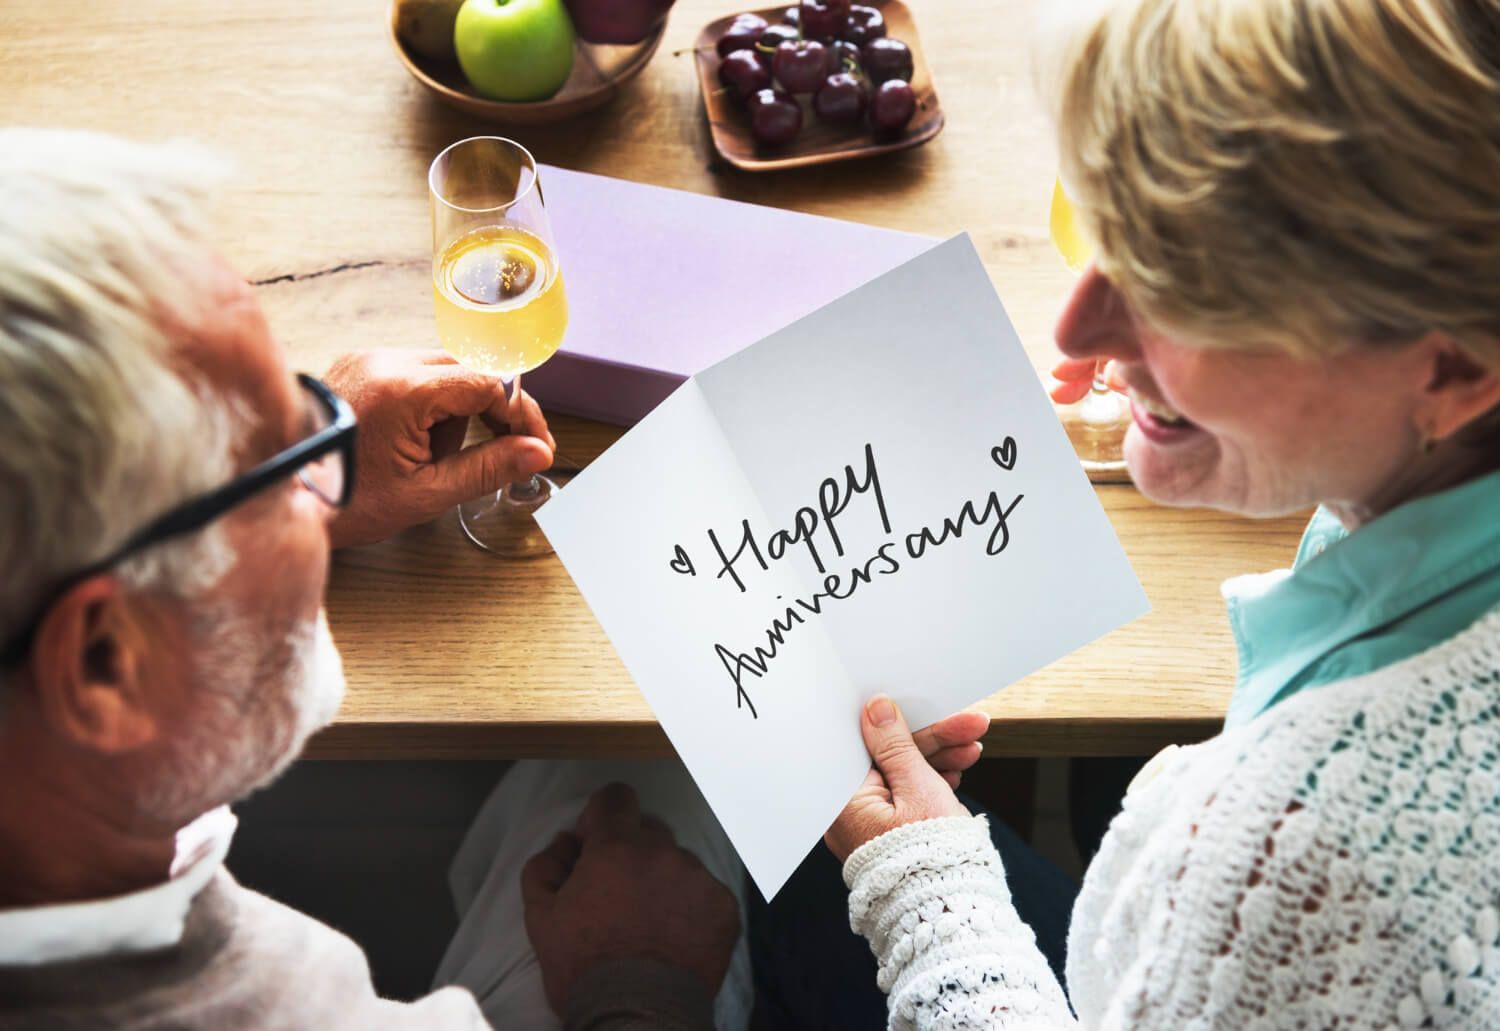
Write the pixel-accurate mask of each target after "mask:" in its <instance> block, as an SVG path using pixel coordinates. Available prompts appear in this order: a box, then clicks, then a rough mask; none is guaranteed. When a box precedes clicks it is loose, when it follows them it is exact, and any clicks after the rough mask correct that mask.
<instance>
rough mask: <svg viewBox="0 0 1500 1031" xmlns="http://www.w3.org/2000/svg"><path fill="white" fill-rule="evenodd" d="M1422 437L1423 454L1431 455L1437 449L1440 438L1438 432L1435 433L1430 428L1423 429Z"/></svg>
mask: <svg viewBox="0 0 1500 1031" xmlns="http://www.w3.org/2000/svg"><path fill="white" fill-rule="evenodd" d="M1421 437H1422V454H1424V455H1430V454H1432V453H1433V452H1434V451H1436V450H1437V446H1438V439H1437V434H1436V433H1433V432H1432V431H1430V430H1423V431H1422V434H1421Z"/></svg>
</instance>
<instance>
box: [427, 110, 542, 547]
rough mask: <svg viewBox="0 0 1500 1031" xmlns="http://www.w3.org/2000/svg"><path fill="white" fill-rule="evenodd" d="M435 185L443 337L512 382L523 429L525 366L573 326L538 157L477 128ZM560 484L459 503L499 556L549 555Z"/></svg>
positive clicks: (436, 298) (511, 412)
mask: <svg viewBox="0 0 1500 1031" xmlns="http://www.w3.org/2000/svg"><path fill="white" fill-rule="evenodd" d="M427 186H428V192H429V193H430V194H431V197H432V298H433V305H434V308H435V310H436V313H437V327H438V337H439V339H440V340H441V341H442V343H443V347H444V348H445V349H446V350H447V351H448V353H449V354H451V355H452V356H453V357H454V358H456V359H457V360H458V361H459V363H460V364H462V365H465V366H467V367H468V368H470V369H473V370H475V371H476V372H484V373H489V374H491V375H495V376H499V377H500V378H501V380H508V381H510V385H511V393H510V401H509V406H508V419H507V421H508V422H509V423H510V426H511V428H512V430H513V431H519V430H520V427H521V425H522V422H523V420H522V414H521V404H520V402H521V374H522V373H523V372H529V371H530V370H532V369H534V368H536V367H537V366H539V365H541V364H542V363H543V362H545V361H546V360H547V359H548V358H551V357H552V355H553V354H555V353H556V351H557V348H558V346H559V345H560V344H561V343H562V339H563V334H564V332H565V331H566V330H567V328H568V299H567V295H566V293H565V292H564V289H563V278H562V267H561V266H560V265H559V263H558V258H557V247H556V245H555V244H554V242H553V236H552V226H551V225H550V224H549V222H548V221H547V210H546V207H545V206H544V204H543V201H542V185H541V182H540V180H539V179H538V177H537V168H536V161H535V159H533V158H532V156H531V154H530V153H529V152H528V151H527V150H526V148H525V147H523V146H521V145H520V144H519V143H516V142H514V141H513V140H507V139H503V138H501V137H499V136H475V137H472V138H470V139H466V140H459V141H458V142H457V143H455V144H453V145H452V146H450V147H449V148H448V149H447V150H444V151H443V152H442V153H441V154H439V155H438V156H437V157H436V158H435V159H434V160H433V162H432V168H431V170H430V171H429V172H428V174H427ZM555 489H556V488H555V486H554V484H553V483H552V481H551V480H548V479H547V478H546V477H543V476H533V477H531V478H530V479H529V480H524V481H520V482H517V483H512V484H509V485H507V486H506V487H505V488H504V489H503V490H500V491H498V492H496V493H494V494H486V495H483V496H481V497H479V498H475V499H474V500H472V501H466V502H464V503H463V504H461V505H459V506H458V514H459V522H460V523H461V524H462V526H463V528H464V533H466V534H467V535H468V537H469V539H470V540H471V541H473V542H474V543H475V544H477V545H479V546H480V547H481V548H484V549H485V550H487V551H491V552H494V553H495V554H498V555H504V556H506V557H508V558H530V557H534V556H538V555H549V554H551V553H552V546H551V544H549V543H548V542H547V537H546V535H545V534H543V533H542V531H541V528H540V527H539V526H537V523H536V518H535V512H536V510H537V509H538V508H540V507H541V506H542V505H543V504H545V503H546V501H547V499H548V498H549V497H551V496H552V492H553V490H555Z"/></svg>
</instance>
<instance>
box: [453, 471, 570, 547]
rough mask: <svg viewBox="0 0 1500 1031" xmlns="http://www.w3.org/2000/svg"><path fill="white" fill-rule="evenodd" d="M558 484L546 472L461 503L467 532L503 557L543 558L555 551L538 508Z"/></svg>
mask: <svg viewBox="0 0 1500 1031" xmlns="http://www.w3.org/2000/svg"><path fill="white" fill-rule="evenodd" d="M556 489H557V486H556V484H554V483H553V482H552V481H551V480H549V479H547V477H545V476H533V477H532V478H531V480H530V481H528V482H522V483H512V484H509V485H508V486H507V487H506V488H505V489H504V490H502V491H499V492H497V493H495V494H485V495H483V496H481V497H477V498H475V499H474V500H472V501H465V502H464V503H463V504H461V505H459V506H458V521H459V524H460V525H462V526H463V528H464V534H465V535H466V536H467V537H468V538H469V540H471V541H473V542H474V543H475V544H477V545H479V546H480V547H481V548H483V549H484V550H485V551H488V552H490V553H492V554H495V555H499V556H501V557H502V558H540V557H542V556H543V555H550V554H552V543H551V542H550V541H549V540H547V535H546V534H545V533H543V532H542V528H541V527H540V526H538V525H537V522H536V510H537V509H539V508H541V507H542V506H543V505H545V504H546V503H547V500H548V499H549V498H551V497H552V492H553V491H554V490H556Z"/></svg>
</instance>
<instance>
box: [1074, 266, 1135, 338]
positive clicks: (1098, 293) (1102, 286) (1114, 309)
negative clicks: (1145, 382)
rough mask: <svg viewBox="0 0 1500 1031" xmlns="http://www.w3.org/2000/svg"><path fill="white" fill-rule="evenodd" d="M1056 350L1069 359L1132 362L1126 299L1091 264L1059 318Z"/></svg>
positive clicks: (1130, 322)
mask: <svg viewBox="0 0 1500 1031" xmlns="http://www.w3.org/2000/svg"><path fill="white" fill-rule="evenodd" d="M1054 335H1055V337H1056V339H1057V349H1058V350H1059V351H1061V352H1062V353H1063V354H1065V355H1067V356H1068V357H1069V358H1090V359H1108V358H1123V359H1126V360H1129V359H1132V358H1135V357H1137V356H1138V354H1139V345H1138V343H1137V341H1136V335H1135V322H1134V320H1133V319H1131V317H1130V310H1129V309H1128V308H1127V307H1126V305H1125V298H1124V297H1122V296H1121V295H1120V292H1119V291H1118V290H1116V289H1115V287H1114V284H1112V283H1111V282H1110V281H1109V280H1108V279H1106V278H1104V276H1103V275H1102V274H1100V272H1099V269H1098V267H1097V266H1095V265H1094V264H1092V263H1090V264H1089V266H1088V268H1086V269H1084V270H1083V275H1082V276H1080V277H1079V279H1078V283H1077V285H1075V286H1074V287H1073V293H1072V295H1071V296H1069V298H1068V303H1067V305H1066V306H1065V307H1064V308H1063V312H1062V315H1061V316H1059V317H1058V320H1057V329H1056V331H1055V334H1054Z"/></svg>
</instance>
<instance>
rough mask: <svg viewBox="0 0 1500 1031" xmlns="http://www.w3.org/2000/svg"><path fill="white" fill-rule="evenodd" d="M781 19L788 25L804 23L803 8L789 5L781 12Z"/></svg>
mask: <svg viewBox="0 0 1500 1031" xmlns="http://www.w3.org/2000/svg"><path fill="white" fill-rule="evenodd" d="M781 20H782V21H784V22H786V23H787V24H788V25H800V24H802V8H801V7H800V6H798V7H788V8H787V9H786V10H784V11H782V12H781Z"/></svg>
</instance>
